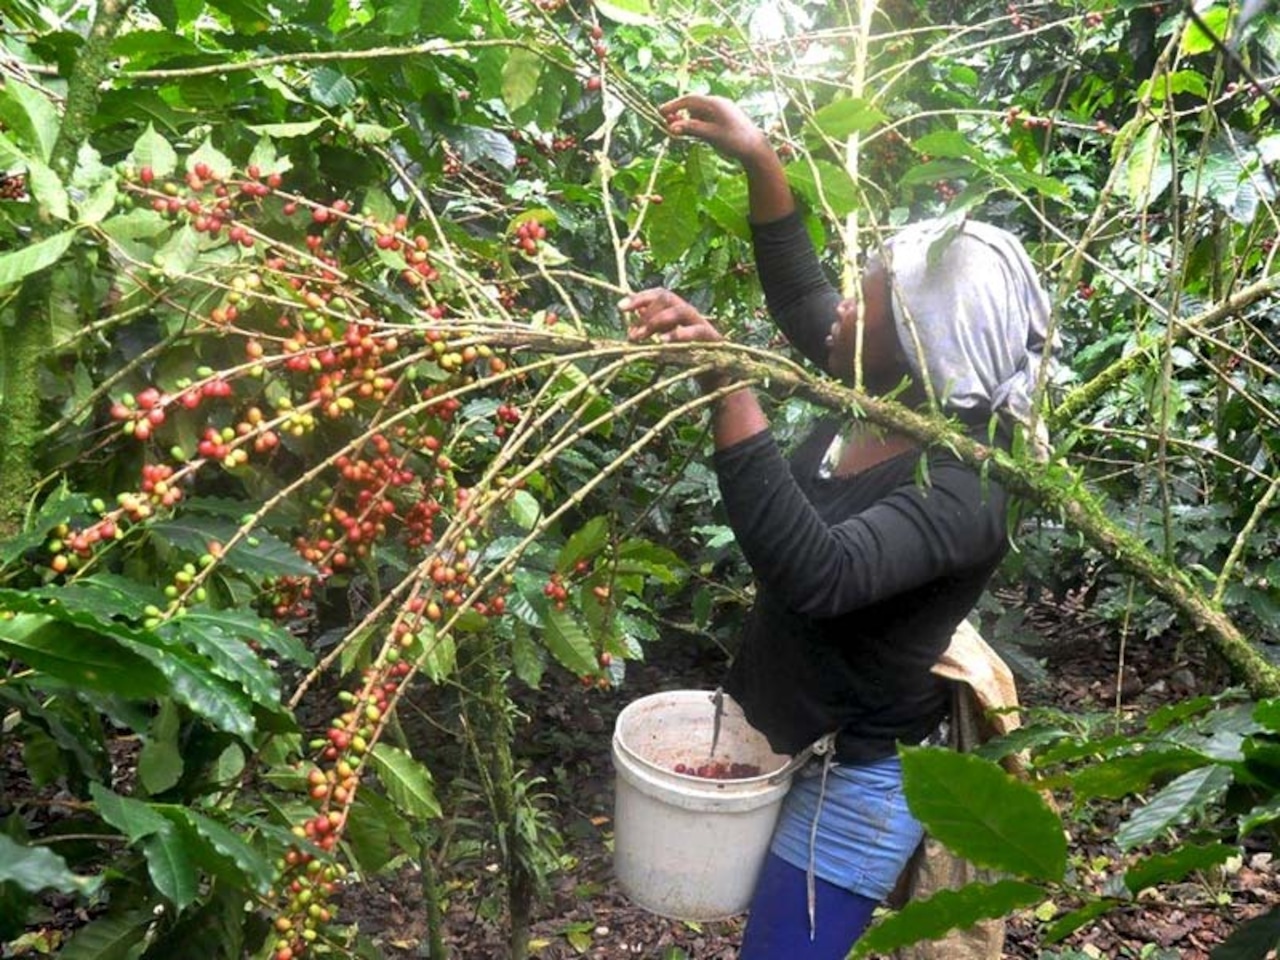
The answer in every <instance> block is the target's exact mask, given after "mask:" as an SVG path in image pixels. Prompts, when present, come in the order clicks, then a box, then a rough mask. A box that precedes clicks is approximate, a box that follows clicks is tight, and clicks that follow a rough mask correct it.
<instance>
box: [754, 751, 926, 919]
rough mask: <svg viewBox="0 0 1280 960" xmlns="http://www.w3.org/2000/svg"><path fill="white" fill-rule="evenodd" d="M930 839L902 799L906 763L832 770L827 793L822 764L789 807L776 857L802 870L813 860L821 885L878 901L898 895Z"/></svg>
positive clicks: (803, 776)
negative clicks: (905, 872) (917, 853)
mask: <svg viewBox="0 0 1280 960" xmlns="http://www.w3.org/2000/svg"><path fill="white" fill-rule="evenodd" d="M815 819H816V821H817V834H816V841H815V842H813V843H811V842H810V838H811V837H812V836H813V828H814V822H815ZM923 838H924V828H923V827H922V826H921V825H920V822H919V821H918V820H916V818H915V817H913V816H912V815H911V811H910V810H909V809H908V808H907V798H906V796H905V795H904V794H903V792H902V762H901V761H900V760H899V759H898V757H897V756H896V755H894V756H891V757H885V758H884V759H883V760H873V761H871V762H870V763H860V764H840V763H837V764H833V765H832V766H831V768H830V769H829V770H828V772H827V775H826V785H825V787H824V786H823V776H822V766H821V764H820V763H813V764H810V765H809V766H807V767H805V768H804V769H803V770H801V771H800V772H799V773H798V774H797V775H796V777H795V779H794V780H793V781H792V783H791V789H790V790H789V791H788V793H787V796H786V799H785V800H784V801H783V804H782V812H781V814H780V815H779V817H778V825H777V826H776V827H775V828H774V831H773V843H772V846H771V848H770V849H771V851H772V852H773V853H775V854H777V855H778V856H779V857H781V858H782V859H783V860H785V861H787V862H788V863H789V864H791V865H792V866H793V867H799V868H800V869H802V870H807V869H808V867H809V858H810V853H811V852H812V854H813V864H814V873H815V874H816V875H817V876H818V877H821V878H822V879H823V880H826V881H827V882H828V883H834V884H835V885H836V886H838V887H843V888H845V889H846V890H852V891H853V892H854V893H857V894H861V895H862V896H864V897H870V898H871V899H872V900H877V901H878V900H883V899H885V898H886V897H887V896H889V894H890V893H892V892H893V887H894V884H896V883H897V882H898V877H899V875H900V874H901V873H902V870H903V868H904V867H905V866H906V865H907V861H908V860H910V859H911V854H913V853H914V852H915V849H916V847H918V846H919V845H920V841H921V840H922V839H923Z"/></svg>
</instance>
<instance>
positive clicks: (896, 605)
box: [715, 215, 1008, 762]
mask: <svg viewBox="0 0 1280 960" xmlns="http://www.w3.org/2000/svg"><path fill="white" fill-rule="evenodd" d="M753 230H754V234H755V243H756V256H757V263H758V268H759V272H760V278H761V282H762V284H763V286H764V290H765V294H766V298H767V300H768V304H769V309H770V312H771V314H772V315H773V317H774V319H775V320H776V321H777V322H778V324H779V326H780V327H781V328H782V330H783V332H784V333H785V334H786V335H787V336H788V338H789V339H790V340H791V342H792V343H793V344H794V345H795V346H796V347H798V348H799V349H800V350H801V351H802V352H803V353H805V354H806V355H807V356H809V357H810V359H813V360H817V361H821V360H823V359H825V353H826V349H825V339H826V335H827V332H828V331H829V330H830V326H831V321H832V319H833V318H834V309H835V305H836V303H838V301H839V294H838V293H837V291H836V290H835V289H834V288H833V287H832V286H831V284H830V282H829V281H828V280H827V279H826V276H825V275H824V273H823V271H822V269H821V266H820V264H819V263H818V260H817V257H816V255H815V253H814V251H813V247H812V244H811V243H810V241H809V238H808V236H807V234H806V233H805V232H804V228H803V224H802V223H801V221H800V218H799V216H798V215H793V216H790V217H787V218H784V219H783V220H779V221H775V222H774V223H770V224H763V225H757V226H755V227H753ZM837 429H838V425H837V423H836V422H835V421H833V420H828V421H823V422H822V423H821V424H819V425H818V427H817V428H816V429H815V430H814V432H813V433H812V434H811V435H810V436H809V438H808V439H806V440H805V441H804V442H803V443H802V444H801V445H800V446H799V448H798V449H797V451H796V453H795V455H794V456H793V457H792V458H791V460H790V462H789V463H788V461H787V460H785V459H784V458H783V456H782V454H781V452H780V451H779V450H778V447H777V444H776V443H775V441H774V438H773V436H772V433H771V432H769V431H767V430H766V431H763V432H761V433H758V434H756V435H755V436H752V437H749V438H747V439H745V440H743V441H741V442H739V443H737V444H734V445H733V446H731V447H728V448H726V449H724V450H721V451H718V452H717V454H716V456H715V467H716V472H717V474H718V476H719V480H720V488H721V493H722V495H723V497H724V502H725V507H726V510H727V512H728V518H729V523H730V525H731V526H732V527H733V530H734V533H735V535H736V537H737V540H738V543H739V545H740V547H741V549H742V551H743V553H744V554H745V556H746V559H747V561H748V563H749V564H750V565H751V569H752V571H753V573H754V575H755V579H756V602H755V606H754V607H753V609H752V612H751V615H750V617H749V618H748V622H747V625H746V628H745V631H744V635H743V637H742V642H741V645H740V648H739V650H738V653H737V655H736V657H735V658H734V662H733V664H732V666H731V668H730V671H729V676H728V678H727V680H726V684H725V688H726V690H728V692H729V693H730V694H731V695H732V696H733V697H734V698H735V699H736V700H738V701H739V702H740V703H741V704H742V706H743V709H744V710H745V712H746V715H747V717H748V719H749V720H750V721H751V722H752V724H754V725H755V726H756V727H757V728H759V729H760V730H761V731H763V732H764V733H765V735H766V736H767V737H768V738H769V741H770V743H771V744H772V745H773V747H774V749H776V750H779V751H782V752H786V753H794V752H796V751H798V750H800V749H803V748H804V747H806V746H808V745H809V744H811V743H813V742H814V741H815V740H817V739H818V738H819V737H821V736H822V735H823V734H826V733H829V732H832V731H838V732H839V736H838V738H837V757H838V759H840V760H842V761H845V762H858V761H867V760H873V759H878V758H880V757H885V756H889V755H891V754H892V753H893V752H894V750H895V749H896V744H897V743H898V742H905V743H918V742H920V741H921V740H923V739H924V738H925V737H927V736H928V735H929V734H930V733H931V732H932V731H933V730H934V729H935V728H936V727H937V725H938V723H939V721H940V720H941V719H942V717H943V716H944V715H945V712H946V707H947V697H946V689H945V686H944V684H943V682H942V681H940V680H939V679H938V678H936V677H934V676H933V674H932V673H930V667H931V666H932V665H933V664H934V662H935V661H936V660H937V658H938V656H939V655H940V654H941V653H942V651H943V650H944V649H945V648H946V646H947V643H948V642H949V640H950V638H951V634H952V632H953V631H954V629H955V627H956V625H957V624H959V622H960V621H961V620H962V619H964V617H965V616H966V615H967V614H968V612H969V610H970V609H972V607H973V605H974V603H975V602H976V601H977V599H978V597H979V596H980V594H981V593H982V590H983V589H984V588H985V586H986V584H987V582H988V580H989V579H990V577H991V574H992V573H993V572H994V571H995V568H996V567H997V565H998V564H999V563H1000V560H1001V559H1002V558H1003V556H1004V554H1005V551H1006V549H1007V546H1008V542H1007V537H1006V531H1005V514H1006V507H1007V498H1006V494H1005V492H1004V490H1003V489H1002V488H1001V487H1000V486H999V485H998V484H997V483H995V482H994V481H984V480H983V479H982V478H980V477H979V476H978V475H977V473H976V472H975V471H974V470H973V469H972V468H970V467H968V466H966V465H965V464H963V463H961V462H960V461H959V460H957V459H956V458H955V457H954V456H953V455H951V454H949V453H947V452H945V451H941V450H930V451H927V452H918V451H912V452H908V453H905V454H902V455H899V456H897V457H894V458H892V459H890V460H887V461H884V462H882V463H879V464H877V465H875V466H873V467H870V468H869V469H867V470H864V471H862V472H860V473H858V474H856V475H852V476H847V477H842V476H832V477H825V478H824V477H822V476H819V472H818V468H819V465H820V463H821V460H822V457H823V454H824V453H825V451H826V449H827V447H828V445H829V444H830V442H831V440H832V439H833V438H834V437H835V434H836V431H837ZM922 457H923V458H924V459H925V467H926V468H927V469H926V470H925V471H923V474H924V477H926V478H927V479H925V480H924V482H923V483H922V482H921V480H922V477H921V466H922V465H921V458H922Z"/></svg>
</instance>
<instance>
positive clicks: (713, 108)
mask: <svg viewBox="0 0 1280 960" xmlns="http://www.w3.org/2000/svg"><path fill="white" fill-rule="evenodd" d="M658 110H659V111H660V112H661V113H662V115H663V117H665V118H666V121H667V131H668V132H669V133H670V134H671V135H672V136H677V137H693V138H695V139H697V140H703V141H705V142H706V143H708V144H710V145H711V146H713V147H715V149H716V150H717V151H719V152H720V153H721V154H723V155H724V156H726V157H728V158H730V159H731V160H737V161H738V162H739V163H744V164H745V163H748V162H749V161H750V160H751V159H752V158H754V157H756V156H759V155H760V152H761V151H765V152H767V153H772V148H771V147H770V146H769V141H768V139H767V138H766V137H765V135H764V131H763V130H761V129H760V128H759V127H757V126H756V125H755V124H754V123H753V122H752V121H751V118H750V117H748V116H747V115H746V114H745V113H743V112H742V108H741V107H739V106H738V105H737V104H736V103H734V102H733V101H732V100H730V99H728V98H727V97H707V96H701V95H698V94H690V95H689V96H684V97H677V98H676V99H675V100H668V101H667V102H666V103H664V104H663V105H662V106H661V107H659V108H658Z"/></svg>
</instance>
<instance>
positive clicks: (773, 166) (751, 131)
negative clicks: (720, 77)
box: [659, 95, 796, 223]
mask: <svg viewBox="0 0 1280 960" xmlns="http://www.w3.org/2000/svg"><path fill="white" fill-rule="evenodd" d="M659 110H660V111H661V112H662V115H663V116H664V117H666V119H667V130H668V131H669V132H670V133H671V134H672V135H673V136H677V137H693V138H694V139H697V140H702V141H705V142H706V143H708V144H710V145H711V146H712V147H714V148H715V149H716V150H717V151H718V152H719V153H721V154H722V155H724V156H726V157H728V158H729V159H731V160H736V161H738V163H740V164H742V169H743V171H744V172H745V173H746V175H747V200H748V203H749V205H750V213H749V216H750V219H751V222H752V223H769V222H771V221H774V220H781V219H782V218H783V217H785V216H787V215H788V214H789V213H791V212H792V211H793V210H795V208H796V203H795V199H794V198H793V197H792V196H791V188H790V187H789V186H788V185H787V175H786V173H785V172H784V170H783V168H782V161H780V160H779V159H778V155H777V153H775V152H774V149H773V147H772V146H770V145H769V139H768V137H766V136H765V135H764V131H763V130H761V129H760V128H759V127H757V126H756V125H755V124H754V123H752V122H751V119H750V118H749V117H748V116H747V115H746V114H745V113H743V112H742V108H741V107H739V106H738V105H737V104H736V103H734V102H733V101H732V100H729V99H727V98H725V97H704V96H698V95H690V96H686V97H678V98H676V99H675V100H670V101H668V102H667V103H664V104H663V105H662V106H661V107H660V108H659Z"/></svg>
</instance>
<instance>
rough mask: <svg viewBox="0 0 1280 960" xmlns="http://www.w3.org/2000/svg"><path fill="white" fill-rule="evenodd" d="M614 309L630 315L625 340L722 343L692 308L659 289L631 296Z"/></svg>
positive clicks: (668, 292)
mask: <svg viewBox="0 0 1280 960" xmlns="http://www.w3.org/2000/svg"><path fill="white" fill-rule="evenodd" d="M618 309H619V310H621V311H622V312H623V313H625V314H629V315H630V317H629V326H628V327H627V339H629V340H647V339H648V338H649V337H651V336H654V335H657V337H658V339H659V340H661V341H662V342H663V343H694V342H702V343H718V342H719V341H721V340H723V339H724V337H722V336H721V335H720V331H719V330H717V329H716V328H715V327H714V326H713V325H712V323H711V321H710V320H708V319H707V318H706V317H704V316H703V315H702V314H701V313H699V312H698V311H697V309H695V308H694V306H693V305H692V304H690V303H689V302H688V301H686V300H684V299H682V298H681V297H678V296H676V294H674V293H672V292H671V291H670V290H666V289H664V288H662V287H655V288H653V289H652V290H642V291H641V292H640V293H633V294H631V296H629V297H627V298H626V299H624V300H623V301H622V302H621V303H619V304H618Z"/></svg>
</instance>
